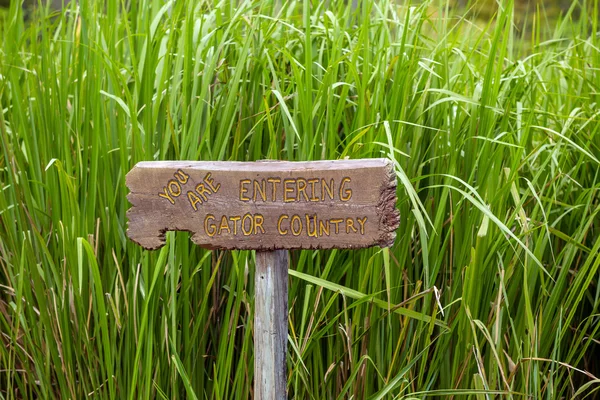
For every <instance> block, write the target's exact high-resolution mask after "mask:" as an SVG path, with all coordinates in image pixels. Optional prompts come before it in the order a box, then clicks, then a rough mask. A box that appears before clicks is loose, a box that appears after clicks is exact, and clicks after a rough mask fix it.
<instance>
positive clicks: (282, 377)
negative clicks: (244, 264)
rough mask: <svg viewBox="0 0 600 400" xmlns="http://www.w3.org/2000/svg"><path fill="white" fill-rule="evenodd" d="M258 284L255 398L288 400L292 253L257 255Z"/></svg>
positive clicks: (283, 251) (282, 251) (260, 252)
mask: <svg viewBox="0 0 600 400" xmlns="http://www.w3.org/2000/svg"><path fill="white" fill-rule="evenodd" d="M254 282H255V289H254V292H255V293H254V305H255V306H254V398H255V399H258V400H284V399H287V395H286V382H287V379H286V370H287V368H286V356H287V335H288V329H287V323H288V252H287V251H286V250H275V251H257V252H256V274H255V276H254Z"/></svg>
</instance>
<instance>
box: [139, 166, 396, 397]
mask: <svg viewBox="0 0 600 400" xmlns="http://www.w3.org/2000/svg"><path fill="white" fill-rule="evenodd" d="M127 186H128V187H129V189H130V194H129V195H128V197H127V198H128V199H129V201H130V202H131V204H132V207H131V209H130V210H129V211H128V217H129V228H128V230H127V235H128V236H129V238H130V239H131V240H133V241H134V242H136V243H137V244H139V245H141V246H142V247H144V248H146V249H157V248H159V247H161V246H162V245H164V243H165V232H166V231H189V232H191V233H192V234H193V235H192V238H191V239H192V241H193V242H194V243H196V244H197V245H199V246H202V247H206V248H209V249H253V250H257V251H256V272H255V296H256V297H255V311H254V369H255V371H254V377H255V379H254V393H255V398H256V399H260V400H271V399H277V400H279V399H285V398H286V397H287V396H286V353H287V316H288V308H287V306H288V305H287V302H288V298H287V297H288V291H287V288H288V272H287V268H288V254H287V250H290V249H332V248H342V249H351V248H352V249H354V248H363V247H370V246H381V247H385V246H391V244H392V243H393V242H394V239H395V236H396V232H395V231H396V228H397V227H398V224H399V214H398V211H397V210H396V208H395V204H396V178H395V174H394V171H393V167H392V165H391V163H390V162H389V161H388V160H386V159H364V160H339V161H310V162H285V161H259V162H209V161H206V162H204V161H198V162H195V161H156V162H140V163H138V164H137V165H136V166H135V167H134V168H133V169H132V170H131V171H130V172H129V173H128V174H127Z"/></svg>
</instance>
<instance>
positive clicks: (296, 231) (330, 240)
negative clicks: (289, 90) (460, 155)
mask: <svg viewBox="0 0 600 400" xmlns="http://www.w3.org/2000/svg"><path fill="white" fill-rule="evenodd" d="M127 186H128V187H129V189H130V194H129V195H128V197H127V198H128V199H129V201H130V202H131V204H132V208H131V209H130V210H129V211H128V218H129V229H128V231H127V234H128V236H129V238H130V239H132V240H133V241H134V242H136V243H138V244H140V245H141V246H143V247H145V248H147V249H156V248H159V247H161V246H162V245H163V244H164V241H165V239H164V234H165V232H166V231H169V230H180V231H189V232H191V233H193V236H192V240H193V241H194V242H195V243H196V244H198V245H200V246H203V247H206V248H213V249H214V248H222V249H259V250H269V249H313V248H361V247H370V246H375V245H378V246H382V247H383V246H390V245H391V244H392V243H393V241H394V239H395V235H396V234H395V230H396V228H397V227H398V224H399V215H398V211H397V210H396V208H395V203H396V178H395V175H394V172H393V168H392V165H391V163H390V162H389V161H388V160H385V159H364V160H339V161H312V162H285V161H261V162H203V161H198V162H194V161H177V162H176V161H157V162H141V163H138V164H137V165H136V166H135V167H134V168H133V169H132V170H131V171H130V172H129V173H128V174H127Z"/></svg>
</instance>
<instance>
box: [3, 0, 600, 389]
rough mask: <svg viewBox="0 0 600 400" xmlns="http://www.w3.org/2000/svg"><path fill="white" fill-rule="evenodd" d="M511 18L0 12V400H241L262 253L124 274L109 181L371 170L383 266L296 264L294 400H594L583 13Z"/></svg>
mask: <svg viewBox="0 0 600 400" xmlns="http://www.w3.org/2000/svg"><path fill="white" fill-rule="evenodd" d="M349 3H351V2H349ZM502 5H503V7H502V8H501V9H499V10H498V13H497V14H496V15H495V16H494V20H493V23H490V24H488V25H485V26H483V27H482V26H481V24H479V23H473V22H472V21H470V20H469V19H466V18H462V17H460V15H453V14H451V13H450V11H449V9H450V7H449V4H447V3H446V2H442V1H428V2H425V3H422V4H419V5H415V6H410V5H405V6H399V5H398V4H396V3H395V2H392V1H377V2H374V1H362V2H359V4H358V7H357V8H356V9H354V8H353V7H352V4H345V3H343V2H309V1H307V0H305V1H304V2H296V1H284V2H280V3H279V2H277V3H274V2H270V1H260V0H252V1H250V0H248V1H239V2H225V1H214V2H208V1H202V2H194V1H172V2H166V3H165V2H162V1H156V0H141V1H138V2H131V3H130V4H126V3H125V2H117V1H106V2H100V1H91V0H90V1H81V2H80V4H79V5H77V4H75V2H73V3H71V4H70V5H69V6H68V7H67V8H66V9H65V10H64V11H63V12H62V13H50V12H49V10H46V9H43V8H40V9H38V11H37V12H36V14H35V15H34V16H33V17H32V19H31V20H30V21H29V22H25V21H24V19H23V15H22V11H21V9H20V7H19V6H18V5H17V4H15V2H13V4H11V8H10V10H8V11H7V12H6V13H4V14H3V20H2V27H3V34H2V41H3V42H4V46H3V49H2V51H1V52H0V103H1V104H2V107H1V109H2V112H1V113H0V143H1V150H0V333H1V334H0V343H1V344H2V345H1V346H0V398H5V399H18V398H61V399H62V398H72V399H80V398H86V397H93V398H129V399H136V398H163V399H165V398H166V399H175V398H181V397H186V398H199V399H200V398H215V399H246V398H248V397H250V396H251V393H252V379H253V371H252V367H251V366H252V361H253V347H252V345H253V342H252V330H253V325H252V318H253V308H254V298H253V292H254V288H253V270H254V268H253V264H254V255H253V254H252V252H247V251H231V252H220V251H214V252H208V251H205V250H202V249H199V248H196V247H194V246H193V245H192V244H191V243H190V242H189V240H188V238H187V234H185V233H177V234H174V233H169V234H168V235H167V239H168V241H167V246H165V247H164V248H163V249H162V250H160V251H157V252H147V251H142V250H140V249H139V248H138V247H137V246H135V245H134V244H133V243H131V242H129V241H128V240H127V239H126V236H125V229H126V217H125V211H126V209H127V208H128V204H127V201H126V194H127V190H126V187H125V180H124V178H125V174H126V173H127V172H128V171H129V169H130V168H131V167H132V166H133V165H134V164H135V163H136V162H138V161H142V160H163V159H177V160H257V159H262V158H273V159H285V160H315V159H338V158H343V157H350V158H362V157H367V158H368V157H382V156H383V157H389V158H390V159H392V160H393V161H394V163H395V166H396V171H397V174H398V179H399V192H398V196H399V201H398V208H399V209H400V212H401V216H402V222H401V226H400V228H399V229H398V232H397V233H398V237H397V240H396V243H395V245H394V247H392V248H391V249H389V250H388V249H384V250H381V249H367V250H361V251H335V250H334V251H302V252H293V253H292V254H291V260H292V270H291V271H290V299H289V300H290V301H289V303H290V315H289V332H290V334H289V357H288V389H289V395H290V397H294V398H298V399H304V398H314V399H334V398H340V399H342V398H356V399H405V398H406V399H408V398H425V397H451V396H455V397H456V398H477V399H480V398H481V399H483V398H493V397H495V396H498V397H503V398H504V397H506V398H527V397H529V398H561V397H563V398H575V397H577V398H585V397H586V396H588V398H590V397H593V396H597V393H598V388H599V385H600V381H599V380H598V377H599V376H600V367H599V365H598V359H599V358H600V349H599V344H600V333H599V330H600V322H599V319H600V313H599V311H600V310H599V306H600V299H599V297H600V286H599V285H598V277H599V271H598V268H599V266H600V257H598V254H599V252H600V235H599V230H600V215H599V213H600V195H599V189H600V176H599V174H600V168H599V159H600V135H599V134H598V129H599V127H600V124H599V123H598V122H599V118H600V117H599V116H600V113H599V112H598V102H599V100H600V50H599V49H600V43H599V37H600V36H599V35H598V34H599V31H598V20H597V15H598V2H597V1H594V2H593V3H592V4H588V3H585V2H584V3H583V4H581V5H580V6H573V7H572V8H571V11H569V12H568V13H567V14H566V15H565V16H564V18H562V19H560V20H559V21H558V22H557V24H556V26H555V28H554V30H553V31H552V32H551V34H550V36H548V37H545V36H544V34H543V33H542V30H541V29H536V28H535V27H534V29H532V30H521V31H520V30H518V29H515V24H514V21H515V16H514V11H513V9H514V7H513V5H512V3H511V2H502ZM575 9H577V13H578V15H579V19H578V20H575V19H573V18H571V17H570V16H571V14H572V12H573V10H575ZM49 14H52V15H49ZM539 21H542V19H541V18H540V19H539ZM534 25H535V24H534ZM540 25H541V24H537V25H536V26H537V27H538V28H539V27H540Z"/></svg>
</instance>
